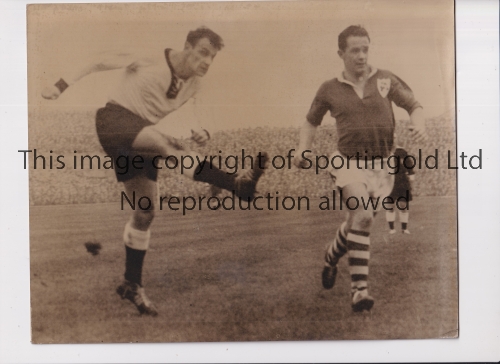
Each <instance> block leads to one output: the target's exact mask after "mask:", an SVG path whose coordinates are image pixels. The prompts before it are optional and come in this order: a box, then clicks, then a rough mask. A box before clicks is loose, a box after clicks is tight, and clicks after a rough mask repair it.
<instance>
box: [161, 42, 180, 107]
mask: <svg viewBox="0 0 500 364" xmlns="http://www.w3.org/2000/svg"><path fill="white" fill-rule="evenodd" d="M171 50H172V49H170V48H167V49H165V59H166V60H167V64H168V68H170V73H171V74H172V80H171V82H170V87H169V88H168V90H167V98H169V99H175V98H176V97H177V94H178V93H179V91H180V90H181V88H182V86H183V84H184V81H183V80H182V79H181V78H180V77H179V76H177V75H176V74H175V71H174V67H173V66H172V63H171V62H170V51H171Z"/></svg>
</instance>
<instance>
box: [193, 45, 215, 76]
mask: <svg viewBox="0 0 500 364" xmlns="http://www.w3.org/2000/svg"><path fill="white" fill-rule="evenodd" d="M186 49H187V50H188V57H187V64H188V66H189V68H190V69H191V71H192V72H193V74H194V75H196V76H199V77H203V76H205V74H206V73H207V72H208V69H209V68H210V65H211V64H212V62H213V60H214V58H215V56H216V55H217V49H216V48H215V47H214V46H212V45H211V44H210V41H209V40H208V39H207V38H202V39H200V40H199V41H198V42H197V43H196V45H195V46H192V45H191V44H189V43H187V42H186Z"/></svg>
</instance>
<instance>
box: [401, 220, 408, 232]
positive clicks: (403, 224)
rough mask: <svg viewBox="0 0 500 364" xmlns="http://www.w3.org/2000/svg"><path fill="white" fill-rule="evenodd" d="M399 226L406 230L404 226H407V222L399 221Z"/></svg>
mask: <svg viewBox="0 0 500 364" xmlns="http://www.w3.org/2000/svg"><path fill="white" fill-rule="evenodd" d="M401 227H402V228H403V230H406V228H407V227H408V224H407V223H406V222H403V223H401Z"/></svg>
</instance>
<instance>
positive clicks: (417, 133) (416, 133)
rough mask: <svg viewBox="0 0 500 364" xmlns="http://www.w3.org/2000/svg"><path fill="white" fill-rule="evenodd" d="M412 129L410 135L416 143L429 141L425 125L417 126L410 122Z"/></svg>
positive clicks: (409, 128) (410, 128)
mask: <svg viewBox="0 0 500 364" xmlns="http://www.w3.org/2000/svg"><path fill="white" fill-rule="evenodd" d="M408 130H410V136H411V138H412V139H413V142H415V143H424V142H426V141H427V133H426V132H425V126H417V125H414V124H410V126H409V127H408Z"/></svg>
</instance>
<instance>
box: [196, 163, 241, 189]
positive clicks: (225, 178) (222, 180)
mask: <svg viewBox="0 0 500 364" xmlns="http://www.w3.org/2000/svg"><path fill="white" fill-rule="evenodd" d="M193 179H194V180H195V181H199V182H206V183H210V184H211V185H214V186H217V187H220V188H223V189H225V190H228V191H232V190H234V189H235V184H234V180H235V176H234V175H233V174H227V173H226V172H224V171H221V170H220V169H218V168H216V167H213V166H210V165H205V166H204V167H203V168H202V167H201V166H198V167H197V168H196V171H195V172H194V177H193Z"/></svg>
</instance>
